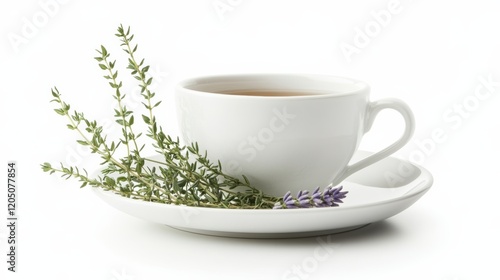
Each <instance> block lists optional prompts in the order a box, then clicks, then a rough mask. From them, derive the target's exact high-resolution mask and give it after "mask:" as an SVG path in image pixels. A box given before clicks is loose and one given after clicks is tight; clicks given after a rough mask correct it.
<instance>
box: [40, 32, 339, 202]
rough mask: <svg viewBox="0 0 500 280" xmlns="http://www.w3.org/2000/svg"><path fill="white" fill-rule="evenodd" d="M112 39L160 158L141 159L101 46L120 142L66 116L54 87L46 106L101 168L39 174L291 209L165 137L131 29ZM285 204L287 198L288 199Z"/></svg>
mask: <svg viewBox="0 0 500 280" xmlns="http://www.w3.org/2000/svg"><path fill="white" fill-rule="evenodd" d="M115 36H116V37H118V38H119V40H120V42H121V44H120V46H121V47H122V50H123V51H124V52H125V53H126V54H127V56H128V66H127V69H128V70H130V74H131V75H132V77H134V78H135V79H136V80H137V81H138V83H139V87H140V89H141V96H142V97H143V98H144V102H143V103H142V104H143V106H144V108H145V109H146V112H147V113H146V114H142V115H141V117H142V120H143V122H144V123H145V124H146V125H147V127H148V128H147V133H146V136H147V137H148V138H150V139H151V140H152V141H153V144H152V145H153V147H154V148H155V151H156V152H157V153H158V155H159V157H158V158H150V157H144V156H143V155H142V151H143V149H144V147H145V144H142V145H141V144H140V143H139V140H140V139H141V136H142V133H138V134H136V133H135V132H134V124H135V117H134V112H132V111H130V110H128V108H127V107H126V106H125V104H124V102H123V100H124V98H125V96H126V95H125V94H124V93H123V92H122V88H123V82H122V81H121V80H119V75H118V70H116V69H115V66H116V60H112V59H111V54H110V52H109V51H108V50H107V49H106V48H105V47H104V46H102V45H101V46H100V48H99V49H97V50H96V52H97V53H98V56H96V57H95V58H94V59H95V60H96V61H97V63H98V66H99V67H100V69H101V70H102V71H103V72H104V73H105V75H104V76H103V77H104V79H106V80H107V82H108V84H109V86H110V87H111V88H112V89H113V98H114V99H115V100H116V101H117V106H116V108H115V109H114V118H115V122H116V123H118V124H119V125H120V126H121V132H122V135H121V138H120V139H119V140H118V141H116V142H115V141H109V140H108V137H107V135H105V134H104V132H103V128H102V126H101V125H99V124H98V123H97V122H96V121H95V120H90V119H88V118H87V117H86V116H85V115H84V113H82V112H78V111H76V110H74V111H73V112H71V106H70V104H68V103H66V102H65V101H64V100H63V99H62V97H61V93H60V92H59V90H58V89H57V87H54V88H52V89H51V94H52V97H53V99H52V100H51V102H55V103H56V104H57V108H56V109H54V111H55V112H56V113H57V114H59V115H61V116H64V117H66V119H67V121H68V123H67V127H68V128H69V129H70V130H74V131H76V132H77V134H78V135H79V137H80V139H78V140H77V142H78V144H80V145H83V146H87V147H89V148H90V151H91V152H92V153H94V154H97V155H98V156H100V158H101V159H102V160H103V161H102V162H101V165H102V166H103V168H102V170H101V172H100V175H99V176H97V178H90V177H89V175H88V172H87V171H86V170H85V169H82V170H80V169H79V168H78V167H76V166H66V165H64V164H63V163H60V166H59V167H53V166H52V165H51V164H50V163H47V162H46V163H43V164H42V165H41V166H42V170H43V171H45V172H48V173H50V174H53V173H58V174H61V176H62V177H63V178H65V179H69V178H74V179H76V180H78V181H79V182H81V187H85V186H87V185H88V186H92V187H99V188H102V189H103V190H106V191H112V192H115V193H117V194H120V195H122V196H125V197H128V198H133V199H141V200H146V201H152V202H160V203H168V204H176V205H187V206H202V207H218V208H243V209H257V208H259V209H271V208H273V207H274V208H290V207H286V206H287V205H290V202H289V201H284V198H279V197H273V196H269V195H266V194H264V193H263V192H262V191H260V190H259V189H257V188H255V187H253V186H252V185H250V182H249V181H248V179H247V178H246V177H245V176H242V179H238V178H235V177H232V176H229V175H227V174H225V173H224V172H223V171H222V165H221V163H220V162H217V163H214V162H211V161H210V160H209V159H208V157H207V152H206V151H203V152H202V151H200V149H199V147H198V144H197V143H191V144H189V145H182V144H181V143H180V141H179V139H178V138H175V139H174V138H172V137H171V136H170V135H168V134H166V133H165V132H164V131H163V129H162V127H161V126H159V125H158V124H157V121H156V117H155V115H154V109H155V108H157V107H158V106H159V105H160V104H161V101H155V100H154V98H155V92H153V91H152V90H151V85H152V82H153V78H152V77H151V76H150V75H149V74H148V70H149V65H145V60H144V59H137V54H136V52H137V49H138V45H137V44H133V43H132V41H133V39H134V35H133V34H131V33H130V27H129V28H127V29H124V27H123V25H120V26H119V27H118V29H117V33H116V34H115ZM119 150H120V151H122V150H125V151H124V153H125V155H124V156H122V157H119V156H117V154H119V152H118V151H119ZM287 199H288V200H289V199H290V195H288V196H287ZM311 199H312V198H311ZM340 202H341V201H340ZM278 205H280V206H282V207H277V206H278ZM333 206H337V205H333ZM311 207H314V205H311Z"/></svg>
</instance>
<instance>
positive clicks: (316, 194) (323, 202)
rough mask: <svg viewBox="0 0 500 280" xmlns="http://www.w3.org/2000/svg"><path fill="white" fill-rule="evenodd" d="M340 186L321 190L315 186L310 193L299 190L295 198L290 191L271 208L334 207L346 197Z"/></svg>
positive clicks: (345, 192)
mask: <svg viewBox="0 0 500 280" xmlns="http://www.w3.org/2000/svg"><path fill="white" fill-rule="evenodd" d="M342 188H343V187H342V186H340V187H338V188H334V187H332V186H329V187H327V188H325V190H324V191H323V192H321V190H320V188H319V187H317V188H316V189H315V190H314V191H313V193H312V195H309V191H307V190H304V191H299V193H298V194H297V198H293V197H292V195H291V193H290V192H287V193H286V194H285V195H284V196H283V200H282V201H278V202H276V203H275V204H274V207H273V209H293V208H312V207H335V206H339V203H342V202H343V201H342V199H344V198H345V197H346V194H347V193H348V192H347V191H342Z"/></svg>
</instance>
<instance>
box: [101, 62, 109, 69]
mask: <svg viewBox="0 0 500 280" xmlns="http://www.w3.org/2000/svg"><path fill="white" fill-rule="evenodd" d="M99 67H101V69H102V70H107V69H108V67H107V66H106V65H104V64H102V63H99Z"/></svg>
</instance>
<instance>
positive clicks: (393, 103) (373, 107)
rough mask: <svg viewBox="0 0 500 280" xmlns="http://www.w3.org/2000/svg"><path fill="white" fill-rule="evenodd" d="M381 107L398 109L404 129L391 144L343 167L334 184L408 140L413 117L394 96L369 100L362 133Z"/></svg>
mask: <svg viewBox="0 0 500 280" xmlns="http://www.w3.org/2000/svg"><path fill="white" fill-rule="evenodd" d="M383 109H394V110H396V111H398V112H399V113H400V114H401V115H402V116H403V118H404V121H405V131H404V133H403V135H402V136H401V137H400V138H399V139H398V140H397V141H396V142H394V143H393V144H391V145H389V146H388V147H386V148H385V149H383V150H381V151H379V152H377V153H375V154H373V155H371V156H369V157H367V158H365V159H362V160H360V161H358V162H356V163H354V164H352V165H348V166H347V167H346V168H345V169H344V172H343V174H342V175H341V176H340V178H338V179H337V180H336V181H335V182H333V183H334V184H337V183H340V182H341V181H342V180H344V179H345V178H347V177H349V176H350V175H351V174H353V173H355V172H357V171H359V170H361V169H363V168H365V167H367V166H369V165H372V164H374V163H375V162H377V161H379V160H381V159H383V158H386V157H388V156H390V155H391V154H393V153H394V152H396V151H397V150H399V149H401V148H402V147H403V146H404V145H406V143H408V141H409V140H410V138H411V136H412V135H413V132H414V130H415V118H414V117H413V113H412V111H411V110H410V107H408V105H406V103H404V102H403V101H401V100H399V99H395V98H385V99H381V100H378V101H375V102H370V103H369V104H368V108H367V112H366V115H365V120H364V122H365V123H364V133H367V132H368V131H369V130H370V128H371V127H372V124H373V121H374V120H375V118H376V116H377V115H378V113H379V112H380V111H382V110H383Z"/></svg>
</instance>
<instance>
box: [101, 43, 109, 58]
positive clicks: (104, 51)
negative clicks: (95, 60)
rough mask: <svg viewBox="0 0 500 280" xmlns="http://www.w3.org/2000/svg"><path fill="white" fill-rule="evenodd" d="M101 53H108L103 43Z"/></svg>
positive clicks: (105, 54)
mask: <svg viewBox="0 0 500 280" xmlns="http://www.w3.org/2000/svg"><path fill="white" fill-rule="evenodd" d="M101 53H102V56H103V57H104V56H107V55H108V51H107V50H106V48H105V47H104V46H103V45H101Z"/></svg>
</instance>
